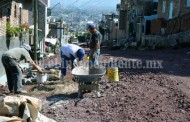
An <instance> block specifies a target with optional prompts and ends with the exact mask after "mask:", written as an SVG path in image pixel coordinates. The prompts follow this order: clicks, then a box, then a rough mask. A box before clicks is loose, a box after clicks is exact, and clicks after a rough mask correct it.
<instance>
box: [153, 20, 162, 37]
mask: <svg viewBox="0 0 190 122" xmlns="http://www.w3.org/2000/svg"><path fill="white" fill-rule="evenodd" d="M161 26H162V22H161V21H160V20H153V21H152V22H151V34H160V30H161Z"/></svg>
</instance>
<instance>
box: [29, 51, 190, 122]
mask: <svg viewBox="0 0 190 122" xmlns="http://www.w3.org/2000/svg"><path fill="white" fill-rule="evenodd" d="M110 58H113V60H114V61H115V62H119V61H120V62H121V61H122V62H128V65H127V66H126V67H125V68H122V66H124V63H122V64H120V66H121V67H120V68H119V78H120V81H119V82H117V83H110V82H108V80H107V76H106V75H105V76H104V78H103V79H102V80H101V82H100V89H101V95H102V97H100V98H96V97H94V92H92V93H85V94H84V96H83V97H84V98H83V99H78V98H77V93H76V92H74V93H71V94H68V93H59V94H51V95H47V94H45V95H32V96H34V97H38V98H39V99H41V100H43V101H44V102H43V103H44V106H43V110H42V111H41V113H43V114H45V115H46V116H48V117H50V118H53V119H55V120H56V121H58V122H105V121H106V122H108V121H109V122H110V121H111V122H150V121H153V122H155V121H156V122H161V121H167V122H189V121H190V64H189V63H190V49H188V48H186V49H177V50H172V49H166V50H156V51H136V50H108V49H106V48H103V49H102V50H101V57H100V61H107V60H110ZM151 60H153V61H154V62H153V64H150V61H151ZM129 62H132V63H131V64H130V63H129ZM137 62H138V63H137ZM139 62H140V63H139ZM147 62H148V63H147ZM151 63H152V62H151ZM138 64H139V65H138ZM69 77H70V76H68V78H69ZM76 91H77V90H76ZM72 92H73V91H72Z"/></svg>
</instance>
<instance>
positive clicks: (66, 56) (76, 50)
mask: <svg viewBox="0 0 190 122" xmlns="http://www.w3.org/2000/svg"><path fill="white" fill-rule="evenodd" d="M84 55H85V51H84V49H83V48H82V47H79V46H78V45H75V44H66V45H63V46H62V47H61V58H62V63H61V74H62V78H64V76H65V75H66V72H67V71H66V69H67V65H68V63H69V61H71V62H70V63H71V68H72V69H73V68H74V65H73V62H74V60H75V59H76V58H77V59H78V64H80V63H81V61H82V60H83V58H84Z"/></svg>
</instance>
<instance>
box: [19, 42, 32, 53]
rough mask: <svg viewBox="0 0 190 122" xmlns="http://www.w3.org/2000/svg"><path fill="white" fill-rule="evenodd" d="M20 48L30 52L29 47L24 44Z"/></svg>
mask: <svg viewBox="0 0 190 122" xmlns="http://www.w3.org/2000/svg"><path fill="white" fill-rule="evenodd" d="M21 48H25V49H26V50H27V51H31V47H30V45H28V44H26V43H24V44H23V45H22V46H21Z"/></svg>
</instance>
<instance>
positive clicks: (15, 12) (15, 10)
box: [14, 5, 17, 17]
mask: <svg viewBox="0 0 190 122" xmlns="http://www.w3.org/2000/svg"><path fill="white" fill-rule="evenodd" d="M14 17H17V7H16V5H15V9H14Z"/></svg>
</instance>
